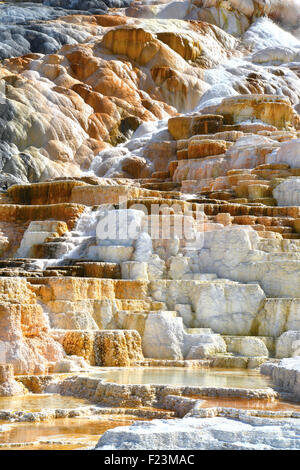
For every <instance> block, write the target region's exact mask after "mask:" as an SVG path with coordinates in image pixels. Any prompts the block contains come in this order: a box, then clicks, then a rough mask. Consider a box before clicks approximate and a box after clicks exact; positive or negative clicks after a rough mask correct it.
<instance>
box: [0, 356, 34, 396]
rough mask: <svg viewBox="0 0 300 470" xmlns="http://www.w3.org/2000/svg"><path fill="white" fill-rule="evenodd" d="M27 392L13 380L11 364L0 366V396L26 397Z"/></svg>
mask: <svg viewBox="0 0 300 470" xmlns="http://www.w3.org/2000/svg"><path fill="white" fill-rule="evenodd" d="M26 393H28V390H27V389H26V388H25V387H24V386H23V384H21V383H19V382H17V381H16V380H15V379H14V369H13V366H12V364H0V396H1V397H12V396H17V395H26Z"/></svg>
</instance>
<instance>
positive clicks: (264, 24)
mask: <svg viewBox="0 0 300 470" xmlns="http://www.w3.org/2000/svg"><path fill="white" fill-rule="evenodd" d="M84 3H85V2H78V1H72V2H68V1H67V0H49V1H47V2H46V1H44V2H43V1H40V2H39V1H36V2H32V3H29V2H17V1H16V2H4V3H3V4H1V5H0V41H1V43H0V397H1V396H3V397H4V396H5V397H7V396H19V395H26V394H30V393H31V394H32V393H45V392H47V393H53V392H55V393H59V394H61V396H72V397H76V398H84V399H86V400H89V401H90V402H91V403H92V404H93V405H95V408H93V407H89V408H88V409H87V414H91V413H96V411H95V410H97V409H98V408H97V406H98V407H99V406H100V407H101V406H102V407H104V409H105V407H108V406H110V407H112V409H113V407H118V409H119V408H122V407H130V408H132V410H133V411H132V413H133V415H134V416H139V414H138V413H140V416H141V417H145V418H147V417H149V418H152V417H159V418H160V417H161V418H168V417H170V416H174V415H175V416H177V417H179V418H180V419H181V418H183V417H184V416H186V417H185V418H183V419H186V420H187V421H188V422H189V423H190V426H191V436H190V438H189V436H187V435H186V433H185V431H184V427H185V426H186V425H184V424H181V421H180V420H179V419H178V420H176V422H175V421H174V423H173V424H168V423H165V422H164V423H162V422H160V421H157V422H155V424H153V432H152V431H151V429H152V428H151V429H150V427H149V428H145V429H146V430H144V428H143V423H136V424H135V425H134V426H133V427H132V428H130V430H129V431H128V428H126V430H125V431H124V432H123V431H121V430H120V429H119V428H118V429H117V430H116V431H114V430H112V431H108V432H107V434H106V435H105V436H104V437H103V438H102V439H101V440H100V441H99V443H98V445H97V448H98V449H123V448H125V447H126V445H128V437H127V434H126V433H127V432H129V434H130V433H132V436H135V435H136V437H133V438H132V439H133V441H132V449H135V448H136V449H140V448H142V447H141V446H142V444H141V442H143V438H142V437H140V435H143V433H144V432H145V436H146V441H145V446H146V447H145V448H147V449H148V448H149V449H150V448H151V446H154V447H155V448H157V449H159V448H162V449H168V448H170V447H168V445H169V446H170V445H171V444H167V442H171V443H173V445H174V446H175V448H182V449H184V446H185V445H186V446H190V447H188V448H191V449H197V448H199V449H202V448H220V449H221V448H226V439H227V437H226V436H225V435H224V436H223V437H222V436H221V435H219V434H218V429H219V426H221V428H222V426H223V425H224V426H225V428H226V429H227V428H228V429H229V430H230V429H232V430H233V432H234V433H241V435H243V436H246V437H243V438H241V442H240V444H236V445H235V446H233V448H264V446H265V448H270V449H271V448H299V447H300V443H299V437H297V429H298V430H299V427H300V424H298V423H300V421H299V416H300V414H299V413H298V412H296V411H295V414H294V415H293V416H292V412H287V411H286V415H284V418H285V419H286V420H287V425H286V426H288V431H286V434H284V436H283V438H282V441H281V443H280V444H278V442H277V441H276V439H275V438H274V439H273V438H272V430H271V428H272V426H273V425H274V426H277V429H279V430H280V424H278V423H277V424H276V422H275V421H274V423H275V424H274V423H273V424H272V426H271V424H270V423H269V424H270V429H267V430H265V431H263V430H260V425H261V424H263V423H262V422H261V424H259V419H265V418H266V417H268V415H267V414H266V413H267V411H265V414H263V413H264V411H262V416H264V418H259V413H258V414H255V413H254V412H252V411H251V409H250V411H249V420H248V421H247V419H248V418H247V416H248V415H247V414H246V415H247V416H246V415H245V413H244V412H241V411H240V410H239V407H238V405H237V409H236V410H233V409H231V411H230V412H229V411H228V412H227V411H226V407H225V408H222V407H219V408H213V409H214V410H215V411H211V413H210V412H209V411H208V410H205V411H204V408H203V409H202V408H201V403H202V402H201V400H202V398H203V397H205V396H208V397H212V396H214V397H222V399H225V398H226V397H227V398H228V397H231V398H232V397H235V398H238V399H241V400H242V399H243V400H249V404H251V401H252V400H261V401H264V400H265V401H266V402H267V401H272V400H273V401H274V400H280V399H281V398H282V397H285V398H286V397H288V399H289V400H294V401H295V400H296V402H297V400H298V401H299V390H298V389H299V387H298V385H299V384H298V382H297V381H298V378H297V377H298V375H299V374H298V372H297V371H298V369H299V362H300V358H299V359H298V356H299V357H300V294H299V292H300V39H299V38H300V3H299V0H294V1H289V2H286V1H285V2H283V1H281V0H270V1H268V2H265V1H262V0H227V1H219V0H189V1H182V2H172V1H170V2H168V1H162V2H158V1H157V2H156V1H153V2H146V1H145V2H144V1H132V2H131V1H130V0H104V1H100V0H99V1H98V0H91V1H89V2H86V3H88V4H89V5H88V7H87V6H85V5H84ZM279 361H281V362H279ZM290 364H291V365H290ZM149 367H161V368H170V370H171V369H172V370H173V369H174V370H175V369H176V368H182V367H184V368H186V369H197V370H199V371H200V370H201V371H202V372H203V371H205V370H209V371H213V370H218V369H220V368H222V369H226V370H227V371H228V372H230V371H233V373H234V371H241V370H243V373H244V374H248V373H249V374H251V373H254V374H255V373H258V371H259V368H260V367H261V368H262V369H261V370H262V372H263V374H264V375H266V376H270V377H271V379H270V380H269V387H266V388H263V389H255V390H254V389H253V390H251V389H248V388H245V389H243V388H240V387H234V386H233V387H227V388H220V387H217V386H215V385H214V384H211V385H210V384H208V386H207V387H202V388H201V387H200V386H198V388H197V387H194V388H192V387H190V385H191V384H189V383H187V384H180V385H181V386H174V387H171V386H170V387H169V388H168V387H167V386H163V385H157V384H151V383H150V384H149V383H146V384H119V383H110V382H107V381H105V380H102V379H99V377H95V376H93V374H95V373H96V372H95V371H98V370H99V368H101V370H102V369H103V370H104V368H120V370H121V369H122V368H132V369H134V368H149ZM103 370H102V371H103ZM290 370H292V371H293V372H290ZM70 374H71V375H72V376H70ZM74 374H75V375H74ZM86 374H88V375H90V377H87V375H86ZM291 374H292V375H293V374H294V375H293V377H292V379H291V378H290V377H291ZM297 374H298V375H297ZM14 375H15V377H14ZM265 380H267V379H265ZM197 397H198V398H197ZM200 398H201V400H200ZM96 405H97V406H96ZM145 407H153V408H155V410H156V411H153V410H152V411H151V413H152V414H151V413H150V410H148V411H147V410H146V409H144V408H145ZM162 409H163V410H164V411H161V410H162ZM165 410H169V411H167V412H166V411H165ZM216 410H217V411H216ZM224 410H225V411H224ZM0 412H1V398H0ZM97 412H98V413H100V411H99V409H98V411H97ZM101 412H103V413H105V411H103V409H102V411H101ZM111 412H112V411H111ZM143 413H144V414H143ZM147 413H148V414H147ZM155 413H157V414H155ZM164 413H166V414H164ZM226 413H227V414H226ZM270 413H271V412H270ZM274 413H275V415H274V417H275V419H276V412H275V411H274ZM289 413H290V414H289ZM0 415H1V413H0ZM50 415H51V417H52V418H53V416H54V415H55V414H51V413H50V414H49V416H50ZM1 416H2V415H1ZM3 416H4V415H3ZM3 416H2V417H3ZM5 416H6V418H3V419H7V420H9V419H12V418H11V417H12V415H9V414H7V415H5ZM20 416H21V415H20ZM32 416H33V415H32ZM55 416H56V415H55ZM55 416H54V417H55ZM66 416H68V417H70V416H71V414H69V415H68V414H66ZM78 416H81V414H79V415H78ZM245 416H246V417H245ZM56 417H57V416H56ZM210 417H211V424H209V422H210ZM1 419H2V418H1ZM22 419H24V420H25V421H26V419H28V421H29V420H30V419H31V420H32V421H34V420H35V419H36V420H38V419H40V418H37V417H31V418H29V417H27V418H26V417H25V418H24V416H23V415H22ZM177 421H178V422H177ZM246 422H247V423H248V424H245V423H246ZM199 423H200V424H199ZM214 423H215V426H216V428H215V429H216V433H215V435H214V434H213V433H212V434H211V436H210V435H208V434H207V436H206V438H204V437H203V435H205V432H204V434H203V429H204V430H205V429H208V428H210V427H211V426H212V427H213V426H214ZM160 426H161V429H162V430H163V434H162V437H161V439H162V441H161V442H158V440H157V438H156V437H155V433H156V429H157V427H158V428H160ZM247 426H248V428H247ZM246 428H247V429H246ZM131 429H133V430H132V431H131ZM249 429H250V430H251V432H253V435H254V436H255V437H254V438H253V439H254V440H256V441H255V442H256V444H255V446H256V447H255V446H254V447H251V446H252V443H253V442H252V441H251V439H248V440H247V431H249ZM272 429H273V428H272ZM0 431H1V426H0ZM148 431H149V432H148ZM244 431H245V433H244V434H243V432H244ZM226 432H227V431H226ZM264 432H265V433H266V434H265V435H264V434H263V433H264ZM278 432H279V431H278ZM0 434H1V432H0ZM298 434H299V432H298ZM169 436H171V438H170V439H171V441H168V439H169ZM201 436H202V437H201ZM270 436H271V437H270ZM295 436H296V437H295ZM0 437H1V436H0ZM223 438H224V440H225V441H224V442H225V443H224V442H223ZM189 439H190V442H189ZM199 439H200V441H199ZM228 439H229V438H228ZM1 442H2V441H1ZM124 442H125V444H124ZM188 442H189V443H188ZM293 443H294V444H293ZM0 444H1V443H0ZM123 444H124V445H125V447H123ZM1 445H2V447H3V443H2V444H1ZM239 445H240V447H239ZM253 445H254V444H253ZM197 446H198V447H197ZM224 446H225V447H224ZM293 446H294V447H293ZM81 447H82V446H81ZM126 448H127V447H126ZM228 448H229V447H228Z"/></svg>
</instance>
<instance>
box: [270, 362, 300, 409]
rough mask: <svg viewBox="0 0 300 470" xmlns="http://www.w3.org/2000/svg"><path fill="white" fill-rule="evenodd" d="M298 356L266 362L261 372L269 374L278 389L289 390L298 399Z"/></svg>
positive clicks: (299, 371)
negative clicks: (276, 362)
mask: <svg viewBox="0 0 300 470" xmlns="http://www.w3.org/2000/svg"><path fill="white" fill-rule="evenodd" d="M299 363H300V362H299V356H296V357H293V358H288V359H282V360H281V361H280V362H279V363H278V364H272V363H266V364H263V365H262V366H261V372H262V373H263V374H266V375H269V376H270V377H271V378H272V380H273V382H274V383H275V384H276V385H277V386H278V387H280V389H282V390H284V391H286V392H289V393H290V394H292V395H293V396H294V398H296V399H297V400H299V397H300V382H299V377H300V375H299V374H300V366H299Z"/></svg>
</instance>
